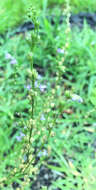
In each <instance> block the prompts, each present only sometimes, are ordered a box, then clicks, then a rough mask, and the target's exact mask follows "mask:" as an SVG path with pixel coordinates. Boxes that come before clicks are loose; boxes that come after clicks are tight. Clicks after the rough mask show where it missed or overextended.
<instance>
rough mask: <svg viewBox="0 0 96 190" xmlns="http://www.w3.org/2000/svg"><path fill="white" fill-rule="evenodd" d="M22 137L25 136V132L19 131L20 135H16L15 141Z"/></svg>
mask: <svg viewBox="0 0 96 190" xmlns="http://www.w3.org/2000/svg"><path fill="white" fill-rule="evenodd" d="M23 137H25V134H24V133H22V132H20V135H18V136H16V139H17V141H21V140H22V138H23Z"/></svg>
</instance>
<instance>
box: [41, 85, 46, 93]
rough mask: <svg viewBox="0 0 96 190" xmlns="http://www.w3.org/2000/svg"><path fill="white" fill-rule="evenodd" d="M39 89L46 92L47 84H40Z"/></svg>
mask: <svg viewBox="0 0 96 190" xmlns="http://www.w3.org/2000/svg"><path fill="white" fill-rule="evenodd" d="M39 89H40V91H41V92H44V90H45V89H46V85H42V84H40V86H39Z"/></svg>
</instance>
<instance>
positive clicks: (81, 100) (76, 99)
mask: <svg viewBox="0 0 96 190" xmlns="http://www.w3.org/2000/svg"><path fill="white" fill-rule="evenodd" d="M71 97H72V100H73V101H77V102H79V103H82V102H83V99H82V98H81V97H80V96H78V95H77V94H72V96H71Z"/></svg>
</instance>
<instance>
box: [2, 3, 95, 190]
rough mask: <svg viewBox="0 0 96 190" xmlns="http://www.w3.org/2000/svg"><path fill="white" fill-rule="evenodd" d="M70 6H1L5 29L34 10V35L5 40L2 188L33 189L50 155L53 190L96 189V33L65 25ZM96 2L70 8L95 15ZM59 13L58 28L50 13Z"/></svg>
mask: <svg viewBox="0 0 96 190" xmlns="http://www.w3.org/2000/svg"><path fill="white" fill-rule="evenodd" d="M64 2H65V1H63V0H61V1H58V2H57V1H54V2H53V1H51V0H50V1H47V0H46V1H39V2H38V5H36V7H38V8H39V7H40V8H41V10H40V12H39V13H38V11H36V10H37V9H36V10H35V9H33V6H32V7H31V8H30V9H28V7H29V6H30V2H28V4H27V3H26V0H24V1H21V0H19V1H16V2H15V3H14V4H12V2H11V0H10V1H9V0H6V1H2V2H1V7H0V9H1V11H0V12H1V15H0V18H1V19H0V22H1V25H0V31H1V32H4V31H6V30H7V29H9V31H10V30H12V28H13V27H15V26H17V25H18V24H19V23H21V22H22V21H23V19H25V18H26V15H25V13H26V12H27V10H29V12H28V17H27V20H28V19H31V20H32V21H33V22H34V25H35V30H34V31H31V32H26V34H25V35H24V34H20V35H15V36H13V37H11V38H8V37H7V35H6V36H5V37H4V38H1V39H0V43H1V44H0V46H1V47H0V48H1V50H0V134H1V136H0V147H1V151H0V188H3V189H4V186H3V185H4V184H6V183H7V185H8V186H7V187H6V189H13V187H12V183H13V182H17V183H18V184H19V187H18V188H21V189H22V190H24V189H29V186H30V185H29V182H30V177H33V178H35V176H36V174H37V173H38V172H39V168H40V166H41V164H42V162H43V161H44V160H45V158H46V157H47V159H49V160H51V163H53V164H51V165H50V164H49V163H50V162H49V163H48V164H46V162H45V164H46V165H47V166H48V167H49V168H51V169H52V170H54V172H57V173H58V179H56V181H53V183H52V185H51V186H50V187H49V189H50V190H55V189H56V188H57V187H58V188H60V189H61V190H64V189H66V190H67V189H68V190H72V189H74V190H75V189H78V190H79V189H80V190H83V189H84V190H85V189H87V190H95V189H96V182H95V179H96V153H95V152H96V151H95V146H96V145H95V144H96V122H95V121H96V114H95V108H96V82H95V81H96V80H95V79H96V76H95V75H96V56H95V54H96V44H95V41H96V34H95V32H94V31H92V30H91V29H90V28H89V27H88V26H87V24H86V23H85V25H84V29H83V30H82V31H80V30H79V29H77V28H74V29H73V28H72V31H70V30H69V28H68V27H70V26H68V23H63V24H61V25H59V15H60V14H61V12H62V10H61V9H60V6H61V5H62V4H64ZM35 3H37V0H35V1H34V4H35ZM94 3H95V1H88V0H86V1H84V2H83V1H82V2H81V1H80V0H79V1H75V0H74V1H71V5H72V6H71V8H72V11H74V12H79V11H80V10H82V11H83V10H86V11H89V10H90V11H91V10H95V6H94ZM86 4H87V8H86ZM23 5H25V6H23ZM55 6H56V7H55ZM47 7H48V8H51V7H52V8H53V7H54V9H53V10H52V9H51V11H49V10H48V9H47ZM64 7H65V5H64ZM58 8H59V9H58ZM7 10H8V11H7ZM42 10H43V11H42ZM54 10H59V11H58V14H57V17H55V24H54V26H52V25H51V24H50V21H48V20H47V19H46V17H45V16H46V13H48V12H52V11H54ZM38 14H39V15H40V18H39V21H40V26H41V28H40V29H39V32H38V28H39V25H38V20H37V17H36V15H38ZM13 15H14V17H13ZM29 16H30V18H29ZM66 21H68V18H67V20H66ZM66 28H67V29H66ZM38 34H39V35H38ZM39 37H40V39H39ZM37 42H38V43H37ZM37 71H38V73H39V75H40V74H41V75H42V76H41V77H40V76H39V77H38V73H37ZM20 134H21V137H20ZM43 150H46V151H47V154H46V155H45V156H44V155H43V154H42V152H43ZM39 153H40V154H41V157H40V160H39V162H38V163H35V166H34V162H35V159H36V157H37V156H38V154H39ZM26 155H27V156H26ZM22 177H23V179H24V181H23V182H22V180H21V178H22ZM32 182H33V181H31V182H30V183H32ZM20 185H21V186H20ZM46 188H47V187H45V186H42V190H43V189H46Z"/></svg>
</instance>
